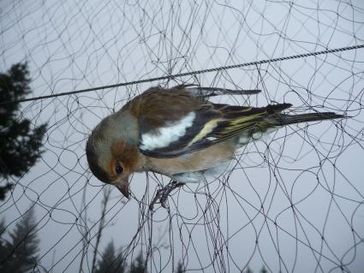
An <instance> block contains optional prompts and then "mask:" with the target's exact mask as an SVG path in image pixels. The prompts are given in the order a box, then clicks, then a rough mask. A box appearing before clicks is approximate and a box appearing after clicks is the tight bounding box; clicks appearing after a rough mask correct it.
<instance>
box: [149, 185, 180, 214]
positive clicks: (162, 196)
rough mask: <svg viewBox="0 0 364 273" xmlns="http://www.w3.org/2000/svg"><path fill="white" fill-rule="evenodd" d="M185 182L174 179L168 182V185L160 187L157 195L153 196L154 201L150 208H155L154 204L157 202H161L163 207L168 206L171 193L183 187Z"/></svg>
mask: <svg viewBox="0 0 364 273" xmlns="http://www.w3.org/2000/svg"><path fill="white" fill-rule="evenodd" d="M184 184H185V183H182V182H177V181H172V182H170V183H168V184H167V185H166V186H164V187H163V188H161V189H159V190H158V191H157V193H156V195H155V197H154V198H153V200H152V202H151V203H150V205H149V209H150V210H153V208H154V204H156V203H160V204H161V206H162V207H163V208H167V205H166V202H167V199H168V196H169V194H170V193H171V192H172V191H173V190H175V189H177V188H179V187H182V186H183V185H184Z"/></svg>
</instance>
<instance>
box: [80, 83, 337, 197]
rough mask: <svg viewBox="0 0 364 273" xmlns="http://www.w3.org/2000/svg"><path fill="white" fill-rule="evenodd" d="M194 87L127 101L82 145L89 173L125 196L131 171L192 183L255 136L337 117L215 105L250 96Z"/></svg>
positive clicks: (274, 108)
mask: <svg viewBox="0 0 364 273" xmlns="http://www.w3.org/2000/svg"><path fill="white" fill-rule="evenodd" d="M251 93H256V92H255V91H251V92H250V93H249V92H246V91H233V90H228V89H219V88H204V87H198V86H177V87H175V88H171V89H163V88H161V87H153V88H150V89H148V90H147V91H145V92H144V93H142V94H141V95H139V96H137V97H135V98H134V99H133V100H131V101H129V102H128V103H127V104H126V105H125V106H124V107H122V109H121V110H120V111H118V112H116V113H114V114H112V115H110V116H108V117H106V118H105V119H103V120H102V121H101V122H100V123H99V125H98V126H96V128H95V129H94V130H93V132H92V133H91V135H90V137H89V139H88V141H87V146H86V154H87V160H88V163H89V166H90V169H91V171H92V172H93V173H94V175H95V176H96V177H97V178H99V179H100V180H101V181H103V182H105V183H109V184H113V185H115V186H117V187H118V188H119V190H120V191H121V192H122V193H123V194H124V195H125V196H128V195H129V189H128V178H129V175H131V174H132V173H134V172H140V171H146V170H149V171H154V172H157V173H161V174H164V175H167V176H169V177H171V178H172V179H175V180H177V181H180V182H197V181H198V180H200V178H201V175H204V174H205V173H206V171H207V170H211V169H214V168H216V167H218V166H219V165H221V164H222V163H225V162H228V161H229V160H231V159H232V157H233V156H234V153H235V150H236V149H237V148H239V147H240V146H241V145H243V144H246V143H248V142H249V141H250V140H251V139H252V137H253V136H254V135H255V133H264V132H266V131H267V130H268V129H270V128H274V127H280V126H284V125H288V124H292V123H299V122H308V121H319V120H324V119H335V118H342V117H343V116H342V115H338V114H335V113H332V112H324V113H308V114H301V115H289V114H284V113H282V111H284V110H285V109H287V108H289V107H291V104H288V103H282V104H275V105H267V106H266V107H246V106H232V105H226V104H214V103H212V102H209V101H208V98H209V97H210V96H215V95H221V94H251Z"/></svg>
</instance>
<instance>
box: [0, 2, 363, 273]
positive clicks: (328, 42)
mask: <svg viewBox="0 0 364 273" xmlns="http://www.w3.org/2000/svg"><path fill="white" fill-rule="evenodd" d="M363 8H364V6H363V4H362V3H361V2H360V1H340V2H332V1H295V2H286V1H224V2H219V1H200V2H195V1H180V2H178V1H175V2H171V3H163V2H160V1H126V2H125V3H124V2H119V1H107V2H105V1H94V2H90V1H46V2H44V1H31V2H23V1H4V2H3V3H2V4H1V16H0V18H1V19H0V21H1V24H0V27H1V29H0V37H1V39H0V41H1V42H0V43H1V72H5V71H6V70H7V69H9V68H10V66H11V65H12V64H14V63H17V62H25V61H27V63H28V67H29V70H30V76H31V78H32V83H31V87H32V90H33V93H32V94H31V95H30V96H34V97H39V96H48V95H52V94H57V93H60V92H64V91H67V90H82V89H87V88H93V87H96V86H107V85H110V84H115V83H127V82H134V83H133V84H128V85H125V86H119V87H114V88H109V89H102V90H94V91H92V92H85V93H75V94H68V95H65V96H59V97H51V98H48V99H36V100H33V101H29V102H23V103H22V104H21V111H20V112H19V119H21V118H23V117H24V118H29V119H30V120H31V121H32V124H33V125H34V126H37V125H40V124H43V123H44V122H47V123H48V130H47V133H46V135H45V138H44V150H45V153H44V154H43V156H42V158H41V159H40V160H39V162H38V163H37V164H36V165H35V166H34V167H33V168H32V169H31V170H30V171H29V172H28V173H27V174H25V175H24V176H22V177H13V178H12V179H11V182H13V183H14V184H15V187H14V189H13V190H12V191H11V193H10V194H9V195H8V197H7V198H6V199H5V200H4V201H3V202H2V203H0V211H1V215H3V217H4V219H5V223H6V225H5V227H6V230H7V231H10V230H12V229H13V228H14V226H15V225H16V223H17V222H19V221H20V220H21V219H22V216H23V215H24V214H25V213H26V211H27V210H28V209H29V206H34V208H35V217H36V223H37V224H36V227H35V229H36V231H37V234H38V235H39V238H40V243H39V248H40V251H39V253H38V256H39V259H38V263H37V266H36V267H35V268H34V270H33V271H37V272H38V271H40V272H43V271H44V272H77V271H79V272H91V271H92V267H93V259H94V256H95V255H96V256H95V258H96V260H99V259H101V257H102V253H103V251H104V249H105V247H106V245H107V244H108V242H110V241H111V240H112V241H113V242H114V244H115V246H116V247H117V248H121V254H120V255H121V256H122V258H124V259H125V260H126V261H127V262H128V264H130V263H131V262H132V261H133V260H134V259H135V258H136V257H137V256H138V255H139V253H142V254H143V257H144V259H145V260H146V266H147V270H148V272H172V269H174V268H176V266H177V264H178V263H179V262H182V264H183V266H184V268H185V269H186V270H187V272H193V271H195V272H196V271H197V272H244V271H246V270H247V269H248V267H249V268H251V269H252V270H253V271H254V272H259V270H260V269H261V268H262V267H263V266H264V267H265V268H266V269H267V270H268V271H269V272H329V271H330V272H358V271H359V269H360V268H362V266H363V262H362V259H361V257H363V254H364V243H363V236H364V234H363V230H364V217H363V215H364V208H363V200H364V198H363V195H364V184H363V183H362V177H363V171H362V167H361V165H362V164H361V159H362V157H363V144H364V139H363V120H364V119H363V112H362V108H363V71H364V70H363V68H364V67H363V49H360V48H352V49H351V50H345V51H338V52H329V53H327V54H320V55H315V54H312V53H313V52H321V51H325V50H329V49H335V48H351V47H353V46H356V45H362V44H364V30H363V18H364V17H363V14H364V10H363ZM5 15H6V16H5ZM300 54H310V55H311V56H302V57H300V58H295V59H288V58H287V59H286V58H285V57H287V56H294V55H300ZM277 58H283V60H281V61H275V62H267V63H259V62H257V61H259V60H273V59H277ZM252 62H256V63H254V64H252V65H247V66H237V67H235V68H231V69H217V70H216V71H208V72H206V73H193V72H194V71H201V70H205V69H209V68H219V67H230V66H235V65H237V64H245V63H252ZM181 73H182V74H183V73H188V74H183V75H182V76H177V77H173V78H165V79H163V80H161V81H153V82H145V80H146V79H153V78H158V77H163V76H168V75H179V74H181ZM182 83H191V84H201V85H202V86H217V87H225V88H229V89H260V90H261V93H259V94H257V95H251V96H221V97H216V98H213V100H214V101H216V102H220V103H230V104H237V105H252V106H263V105H266V104H268V103H276V102H277V103H281V102H287V103H292V104H293V107H292V108H291V109H289V110H288V111H289V112H290V113H292V114H299V113H305V112H315V111H321V112H323V111H333V112H336V113H339V114H345V115H348V116H350V117H349V118H346V119H342V120H333V121H322V122H313V123H309V124H307V123H303V124H297V125H290V126H287V127H284V128H281V129H279V130H277V131H275V132H272V133H271V134H269V135H268V136H264V137H263V138H261V139H260V140H259V141H256V142H252V143H250V144H248V145H246V146H244V147H243V148H242V149H240V150H239V151H237V153H236V158H235V159H234V160H233V161H232V163H231V166H230V167H231V170H229V171H227V172H225V173H224V175H222V176H219V177H216V178H214V179H210V180H209V181H205V182H202V183H199V184H189V185H186V186H184V187H183V188H180V189H178V190H176V191H174V192H172V193H171V195H170V196H169V197H168V201H167V204H168V208H167V209H164V208H162V207H160V206H159V205H158V204H156V205H155V206H154V209H153V211H150V210H149V205H150V204H151V202H152V200H153V198H154V196H155V194H156V192H157V190H158V189H159V188H160V187H161V186H162V185H166V184H167V183H168V182H169V179H167V178H166V177H163V176H161V175H157V174H153V173H150V172H149V173H146V174H145V173H142V174H135V175H134V176H133V178H132V182H131V191H132V198H131V200H130V201H128V202H127V200H126V199H125V198H123V197H122V196H121V195H120V193H119V191H117V190H116V189H113V188H110V186H105V185H103V184H102V183H101V182H99V181H98V180H97V179H96V178H95V177H94V176H93V175H92V174H91V172H90V171H89V169H88V166H87V162H86V157H85V142H86V140H87V137H88V134H89V133H90V131H91V130H92V129H93V128H94V127H95V126H96V125H97V123H98V122H99V121H100V120H101V119H102V118H103V117H105V116H107V115H108V114H110V113H112V112H114V111H117V110H118V109H120V108H121V107H122V106H123V105H124V104H125V103H126V102H127V101H128V100H129V99H132V98H133V97H135V96H136V95H138V94H140V93H141V92H143V91H144V90H145V89H147V88H148V87H150V86H151V85H161V86H163V87H171V86H174V85H177V84H182ZM100 228H101V231H102V232H101V233H100ZM50 235H51V236H50Z"/></svg>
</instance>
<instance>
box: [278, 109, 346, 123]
mask: <svg viewBox="0 0 364 273" xmlns="http://www.w3.org/2000/svg"><path fill="white" fill-rule="evenodd" d="M345 117H346V116H344V115H339V114H336V113H333V112H322V113H308V114H299V115H287V114H280V115H279V117H278V118H277V122H278V125H281V126H283V125H288V124H294V123H300V122H310V121H320V120H326V119H337V118H345Z"/></svg>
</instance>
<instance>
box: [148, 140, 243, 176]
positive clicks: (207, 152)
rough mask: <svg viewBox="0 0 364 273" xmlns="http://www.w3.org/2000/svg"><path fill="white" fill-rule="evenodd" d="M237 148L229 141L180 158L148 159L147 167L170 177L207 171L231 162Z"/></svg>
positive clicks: (233, 142)
mask: <svg viewBox="0 0 364 273" xmlns="http://www.w3.org/2000/svg"><path fill="white" fill-rule="evenodd" d="M235 146H236V144H235V141H233V140H229V141H225V142H221V143H218V144H215V145H212V146H210V147H208V148H205V149H203V150H198V151H195V152H192V153H189V154H185V155H182V156H178V157H173V158H152V157H146V158H145V167H146V169H147V170H151V171H155V172H158V173H162V174H165V175H169V176H171V175H174V174H178V173H185V172H195V171H201V170H206V169H210V168H213V167H216V166H219V165H220V164H221V163H225V162H226V161H229V160H231V159H232V158H233V156H234V152H235Z"/></svg>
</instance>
